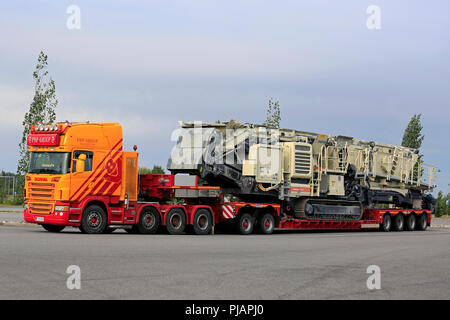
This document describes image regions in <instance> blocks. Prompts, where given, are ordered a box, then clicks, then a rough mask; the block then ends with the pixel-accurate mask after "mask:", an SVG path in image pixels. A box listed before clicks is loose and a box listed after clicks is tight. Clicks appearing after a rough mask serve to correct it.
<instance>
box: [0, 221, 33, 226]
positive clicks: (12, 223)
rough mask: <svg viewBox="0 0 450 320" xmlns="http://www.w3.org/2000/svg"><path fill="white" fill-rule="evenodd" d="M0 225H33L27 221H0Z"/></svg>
mask: <svg viewBox="0 0 450 320" xmlns="http://www.w3.org/2000/svg"><path fill="white" fill-rule="evenodd" d="M0 226H8V227H34V226H35V225H34V224H32V223H28V222H14V221H0Z"/></svg>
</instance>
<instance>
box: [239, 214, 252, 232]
mask: <svg viewBox="0 0 450 320" xmlns="http://www.w3.org/2000/svg"><path fill="white" fill-rule="evenodd" d="M254 225H255V219H254V218H253V217H252V216H251V215H250V214H249V213H244V214H241V215H240V216H239V217H238V220H237V229H238V232H239V233H240V234H250V233H252V231H253V227H254Z"/></svg>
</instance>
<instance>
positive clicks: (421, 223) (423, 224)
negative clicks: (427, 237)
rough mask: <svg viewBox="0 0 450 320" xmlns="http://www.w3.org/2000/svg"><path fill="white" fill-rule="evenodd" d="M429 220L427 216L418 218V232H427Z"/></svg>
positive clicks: (422, 215)
mask: <svg viewBox="0 0 450 320" xmlns="http://www.w3.org/2000/svg"><path fill="white" fill-rule="evenodd" d="M427 226H428V219H427V215H426V214H421V215H419V216H418V217H417V225H416V228H417V230H421V231H425V230H427Z"/></svg>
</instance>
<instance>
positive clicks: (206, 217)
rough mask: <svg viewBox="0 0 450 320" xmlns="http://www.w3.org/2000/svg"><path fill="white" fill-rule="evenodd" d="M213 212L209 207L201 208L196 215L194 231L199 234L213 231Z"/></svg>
mask: <svg viewBox="0 0 450 320" xmlns="http://www.w3.org/2000/svg"><path fill="white" fill-rule="evenodd" d="M212 221H213V219H212V215H211V212H209V210H207V209H199V210H197V212H196V213H195V215H194V232H195V234H198V235H205V234H210V233H211V228H212V224H213V222H212Z"/></svg>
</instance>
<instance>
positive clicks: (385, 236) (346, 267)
mask: <svg viewBox="0 0 450 320" xmlns="http://www.w3.org/2000/svg"><path fill="white" fill-rule="evenodd" d="M449 243H450V229H428V230H427V231H414V232H406V231H404V232H389V233H382V232H377V231H344V232H336V231H334V232H312V231H309V232H306V231H300V232H298V231H297V232H277V233H275V234H273V235H267V236H266V235H250V236H240V235H228V234H216V235H213V236H195V235H180V236H173V235H167V234H157V235H132V234H127V233H125V232H124V231H123V230H118V231H115V232H114V233H112V234H103V235H85V234H81V233H80V232H79V231H78V229H72V228H69V229H66V230H64V231H63V232H62V233H49V232H46V231H44V230H43V229H41V228H40V227H37V226H0V299H448V298H449V297H450V267H449V266H450V246H449ZM71 265H75V266H78V267H79V268H80V285H81V288H80V289H72V290H70V289H68V287H67V280H68V278H70V279H72V280H73V277H72V276H73V274H72V273H70V274H68V273H66V272H67V268H68V267H69V266H71ZM370 265H376V266H378V267H379V268H380V280H381V283H380V286H381V289H372V290H370V289H368V287H367V279H368V278H369V277H370V276H371V275H372V274H371V273H370V274H368V273H367V268H368V267H369V266H370ZM70 279H69V282H70V283H72V284H73V282H71V280H70ZM69 287H70V285H69Z"/></svg>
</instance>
